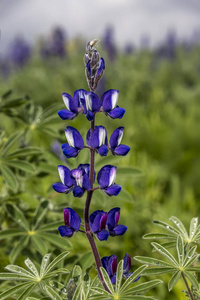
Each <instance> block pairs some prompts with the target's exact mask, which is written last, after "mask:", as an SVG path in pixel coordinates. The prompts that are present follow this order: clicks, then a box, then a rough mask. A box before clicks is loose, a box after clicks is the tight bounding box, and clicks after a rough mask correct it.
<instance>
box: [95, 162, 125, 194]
mask: <svg viewBox="0 0 200 300" xmlns="http://www.w3.org/2000/svg"><path fill="white" fill-rule="evenodd" d="M116 173H117V167H115V166H111V165H106V166H104V167H103V168H101V170H100V171H99V173H98V175H97V181H98V184H99V186H100V188H101V189H102V190H103V191H104V192H105V193H106V194H107V195H108V196H117V195H118V194H119V192H120V191H121V186H120V185H118V184H115V183H114V182H115V178H116Z"/></svg>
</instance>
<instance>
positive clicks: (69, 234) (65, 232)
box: [58, 225, 74, 238]
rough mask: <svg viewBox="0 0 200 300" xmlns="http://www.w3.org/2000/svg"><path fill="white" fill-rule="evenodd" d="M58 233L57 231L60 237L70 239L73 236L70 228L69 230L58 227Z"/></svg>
mask: <svg viewBox="0 0 200 300" xmlns="http://www.w3.org/2000/svg"><path fill="white" fill-rule="evenodd" d="M58 231H59V233H60V235H61V236H63V237H68V238H70V237H72V236H73V235H74V230H72V229H71V228H69V227H67V226H65V225H62V226H59V227H58Z"/></svg>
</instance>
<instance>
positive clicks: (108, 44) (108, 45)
mask: <svg viewBox="0 0 200 300" xmlns="http://www.w3.org/2000/svg"><path fill="white" fill-rule="evenodd" d="M102 41H103V47H104V48H105V49H106V52H107V55H108V59H109V60H110V61H114V60H115V58H116V55H117V47H116V44H115V41H114V29H113V27H112V26H111V25H109V26H108V27H107V28H106V30H105V33H104V35H103V38H102Z"/></svg>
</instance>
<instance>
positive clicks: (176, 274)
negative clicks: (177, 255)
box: [168, 271, 181, 292]
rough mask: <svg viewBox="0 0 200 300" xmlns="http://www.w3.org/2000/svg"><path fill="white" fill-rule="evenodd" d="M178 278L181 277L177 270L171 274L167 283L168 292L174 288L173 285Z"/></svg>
mask: <svg viewBox="0 0 200 300" xmlns="http://www.w3.org/2000/svg"><path fill="white" fill-rule="evenodd" d="M180 278H181V271H177V272H175V273H174V274H173V275H172V277H171V279H170V281H169V283H168V290H169V292H170V291H171V290H172V289H173V288H174V286H175V285H176V284H177V282H178V281H179V279H180Z"/></svg>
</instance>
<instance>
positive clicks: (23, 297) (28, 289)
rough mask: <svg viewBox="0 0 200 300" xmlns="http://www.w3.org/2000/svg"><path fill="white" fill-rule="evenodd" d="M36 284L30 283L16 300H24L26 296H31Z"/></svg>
mask: <svg viewBox="0 0 200 300" xmlns="http://www.w3.org/2000/svg"><path fill="white" fill-rule="evenodd" d="M36 284H37V283H30V285H29V286H28V287H26V288H25V289H24V292H23V293H22V294H21V295H20V296H19V298H17V300H26V299H27V296H28V295H30V294H31V292H32V290H33V289H34V287H35V286H36Z"/></svg>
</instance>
